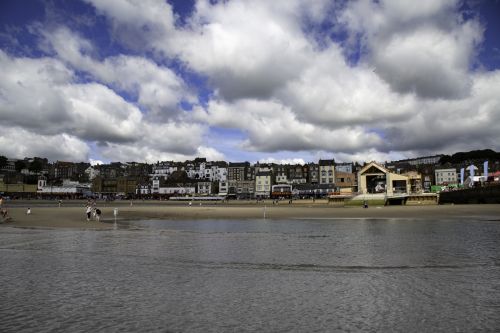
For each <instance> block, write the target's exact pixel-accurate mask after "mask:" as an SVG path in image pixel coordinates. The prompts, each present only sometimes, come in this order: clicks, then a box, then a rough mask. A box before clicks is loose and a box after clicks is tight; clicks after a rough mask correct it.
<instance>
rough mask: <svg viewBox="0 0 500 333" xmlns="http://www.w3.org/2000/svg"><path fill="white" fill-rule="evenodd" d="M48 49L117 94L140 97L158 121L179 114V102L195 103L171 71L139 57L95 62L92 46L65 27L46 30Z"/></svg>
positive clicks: (114, 57) (123, 57)
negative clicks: (109, 86)
mask: <svg viewBox="0 0 500 333" xmlns="http://www.w3.org/2000/svg"><path fill="white" fill-rule="evenodd" d="M42 33H43V34H44V36H45V41H44V43H46V45H47V47H49V48H51V49H53V51H54V52H55V53H56V54H57V56H58V57H60V58H61V59H62V60H63V61H65V62H67V63H69V64H70V65H71V66H73V67H74V68H75V69H77V70H79V71H84V72H87V73H89V74H90V75H91V76H92V77H93V78H94V79H95V80H98V81H100V82H102V83H104V84H109V85H111V86H112V87H113V88H115V89H117V90H118V91H123V92H127V93H129V94H132V95H136V96H137V103H138V104H139V105H141V106H142V107H144V108H145V110H147V111H149V112H150V116H153V117H155V118H164V119H167V118H172V117H175V116H177V114H178V113H179V112H180V110H179V107H178V103H179V102H180V101H181V100H183V99H187V100H193V96H192V95H191V93H190V92H189V89H188V88H187V87H186V85H185V84H184V82H183V80H182V79H181V78H180V77H179V76H177V75H176V74H175V73H174V71H172V70H171V69H169V68H167V67H164V66H158V65H157V64H156V63H155V62H153V61H151V60H149V59H146V58H143V57H137V56H126V55H118V56H113V57H109V58H106V59H104V60H103V61H98V60H95V59H94V58H93V57H92V56H91V55H92V54H93V53H95V52H94V46H93V45H92V43H91V42H90V41H88V40H86V39H83V38H81V37H80V36H78V35H76V34H74V33H72V32H71V31H69V30H68V29H66V28H58V29H56V30H54V31H50V32H48V31H43V32H42Z"/></svg>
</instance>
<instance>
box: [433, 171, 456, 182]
mask: <svg viewBox="0 0 500 333" xmlns="http://www.w3.org/2000/svg"><path fill="white" fill-rule="evenodd" d="M434 176H435V179H436V180H435V181H436V185H450V184H457V182H458V180H457V170H456V169H436V170H434Z"/></svg>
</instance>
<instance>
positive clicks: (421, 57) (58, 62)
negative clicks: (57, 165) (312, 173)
mask: <svg viewBox="0 0 500 333" xmlns="http://www.w3.org/2000/svg"><path fill="white" fill-rule="evenodd" d="M499 15H500V2H499V1H495V0H491V1H486V0H484V1H477V0H474V1H472V0H471V1H466V0H462V1H458V0H457V1H455V0H419V1H414V0H404V1H403V0H393V1H392V0H391V1H389V0H379V1H368V0H366V1H333V0H313V1H310V0H307V1H306V0H273V1H268V0H248V1H247V0H232V1H231V0H230V1H213V0H212V1H209V0H179V1H164V0H82V1H80V0H46V1H41V0H30V1H17V0H2V1H0V75H1V76H0V155H6V156H8V157H17V158H22V157H25V156H42V157H47V158H49V159H50V160H66V161H89V160H90V161H96V160H98V161H104V162H109V161H148V162H153V161H158V160H185V159H191V158H194V157H196V156H203V157H207V158H208V159H209V160H222V159H224V160H227V161H245V160H248V161H251V162H255V161H259V160H260V161H283V162H309V161H317V160H318V159H319V158H332V157H333V158H335V159H336V160H337V161H351V160H357V161H365V160H378V161H385V160H394V159H402V158H409V157H415V156H422V155H429V154H435V153H446V154H450V153H454V152H457V151H466V150H471V149H484V148H491V149H494V150H499V149H500V38H499V36H500V23H499V20H498V17H499Z"/></svg>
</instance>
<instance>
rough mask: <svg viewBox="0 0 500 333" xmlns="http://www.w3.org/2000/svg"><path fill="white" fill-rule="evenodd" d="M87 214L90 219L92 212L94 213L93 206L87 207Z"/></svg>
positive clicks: (88, 219)
mask: <svg viewBox="0 0 500 333" xmlns="http://www.w3.org/2000/svg"><path fill="white" fill-rule="evenodd" d="M85 214H87V221H90V214H92V207H91V206H90V205H87V209H86V210H85Z"/></svg>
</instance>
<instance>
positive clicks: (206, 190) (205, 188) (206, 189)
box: [197, 182, 212, 195]
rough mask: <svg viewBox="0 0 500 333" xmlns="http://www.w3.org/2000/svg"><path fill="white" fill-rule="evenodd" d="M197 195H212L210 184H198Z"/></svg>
mask: <svg viewBox="0 0 500 333" xmlns="http://www.w3.org/2000/svg"><path fill="white" fill-rule="evenodd" d="M197 187H198V194H200V195H210V194H211V193H212V183H211V182H198V183H197Z"/></svg>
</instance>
